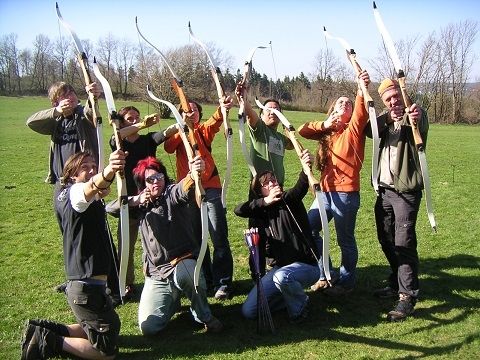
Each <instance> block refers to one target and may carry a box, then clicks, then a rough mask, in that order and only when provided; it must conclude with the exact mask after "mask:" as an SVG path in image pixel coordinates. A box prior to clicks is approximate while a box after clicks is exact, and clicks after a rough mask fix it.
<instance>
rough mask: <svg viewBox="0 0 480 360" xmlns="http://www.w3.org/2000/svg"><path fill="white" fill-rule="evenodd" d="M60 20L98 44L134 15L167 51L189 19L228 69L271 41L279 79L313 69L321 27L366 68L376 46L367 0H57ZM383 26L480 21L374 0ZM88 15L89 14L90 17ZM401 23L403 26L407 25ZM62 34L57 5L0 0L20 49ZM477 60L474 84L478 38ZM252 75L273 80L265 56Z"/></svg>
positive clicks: (128, 31)
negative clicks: (226, 59) (226, 58)
mask: <svg viewBox="0 0 480 360" xmlns="http://www.w3.org/2000/svg"><path fill="white" fill-rule="evenodd" d="M58 2H59V6H60V10H61V12H62V15H63V17H64V19H65V20H67V21H68V22H69V23H70V24H71V25H72V26H73V27H74V29H75V31H76V32H77V34H78V36H79V37H80V38H81V39H90V40H91V41H92V42H94V43H96V42H97V40H98V39H99V38H100V37H103V36H106V35H107V34H108V33H109V32H111V33H113V34H114V35H115V36H116V37H118V38H128V39H131V40H132V41H133V42H134V43H135V44H137V43H138V38H137V34H136V30H135V20H134V19H135V16H138V18H139V24H140V27H141V30H142V32H143V33H144V35H145V36H146V37H147V38H148V39H149V40H150V41H151V42H153V43H154V44H155V45H156V46H157V47H158V48H159V49H161V50H168V49H170V48H172V47H177V46H182V45H185V44H188V43H191V42H192V41H191V40H190V39H189V34H188V27H187V24H188V21H191V23H192V28H193V31H194V32H195V34H196V36H197V37H198V38H200V39H201V40H202V41H204V42H210V41H211V42H214V43H215V44H216V45H217V46H218V47H219V48H221V49H223V50H224V51H226V52H227V53H228V54H230V55H231V56H232V57H233V66H234V67H236V68H237V67H238V68H241V67H242V65H243V62H244V60H245V57H246V56H247V54H248V53H249V50H250V49H251V48H252V47H255V46H257V45H262V44H265V45H268V43H269V41H272V46H273V54H274V58H275V64H276V70H277V74H278V76H279V77H283V76H284V75H290V76H295V75H298V74H299V73H300V72H301V71H303V72H305V73H306V74H308V73H310V72H312V70H313V63H314V58H315V55H316V54H317V53H318V52H319V51H320V50H321V49H325V46H326V45H325V39H324V36H323V31H322V30H323V26H326V27H327V30H328V31H329V32H330V33H331V34H332V35H336V36H340V37H343V38H345V39H346V40H347V41H348V42H349V43H350V45H351V46H352V47H353V48H354V49H355V50H356V52H357V54H358V59H359V62H360V64H361V65H362V66H363V67H365V68H367V70H368V66H367V65H368V64H367V60H368V59H371V58H373V57H374V56H375V55H376V53H377V50H378V46H379V45H380V43H381V38H380V35H379V33H378V31H377V28H376V25H375V20H374V17H373V11H372V1H370V0H344V1H337V0H316V1H315V0H290V1H286V0H276V1H273V0H272V1H269V0H264V1H262V0H256V1H251V0H243V1H225V0H224V1H213V0H196V1H194V0H169V1H165V0H156V1H155V0H137V1H125V0H83V1H71V0H70V1H68V0H59V1H58ZM376 3H377V5H378V7H379V9H380V12H381V14H382V17H383V20H384V22H385V23H386V24H387V28H388V30H389V31H390V34H391V36H392V38H393V39H394V40H399V39H406V38H409V37H410V38H411V37H413V36H415V35H417V34H418V35H421V36H423V37H425V36H426V35H427V34H429V33H431V32H432V31H436V32H437V33H438V32H439V31H440V29H441V28H442V27H445V26H446V25H448V24H450V23H458V22H460V21H464V20H467V19H471V20H476V21H479V22H480V2H479V1H478V0H456V1H448V0H423V1H422V0H416V1H414V0H401V1H398V0H397V1H391V0H388V1H387V0H378V1H376ZM89 10H91V12H90V15H89V16H88V17H87V14H89ZM405 24H408V26H406V25H405ZM60 31H61V33H62V35H63V36H67V33H66V32H65V30H64V29H63V28H61V27H60V26H59V23H58V22H57V17H56V14H55V1H49V0H48V1H46V0H0V34H1V35H3V34H9V33H16V34H17V35H18V46H19V47H20V48H21V49H23V48H32V47H33V40H34V38H35V36H36V35H38V34H40V33H42V34H45V35H47V36H48V37H49V38H50V39H52V40H53V39H54V38H56V37H58V36H59V34H60ZM328 47H329V48H330V49H332V50H333V51H334V52H335V54H336V55H337V56H339V57H340V58H341V60H342V61H345V62H346V61H347V60H346V57H345V56H344V53H343V52H342V49H341V48H340V46H339V45H338V43H335V42H332V41H329V42H328ZM474 52H475V54H476V55H477V61H476V65H475V66H474V72H473V74H472V80H475V79H476V80H478V81H480V34H479V35H478V37H477V39H476V41H475V44H474ZM254 66H255V68H256V69H257V71H259V72H261V73H266V74H267V75H269V76H271V77H275V74H274V70H273V65H272V58H271V53H270V51H269V50H264V51H259V52H257V54H256V55H255V59H254Z"/></svg>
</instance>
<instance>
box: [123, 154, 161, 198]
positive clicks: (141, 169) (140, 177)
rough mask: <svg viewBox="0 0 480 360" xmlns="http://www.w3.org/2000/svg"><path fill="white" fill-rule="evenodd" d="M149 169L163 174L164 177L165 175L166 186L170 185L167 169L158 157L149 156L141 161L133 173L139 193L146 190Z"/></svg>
mask: <svg viewBox="0 0 480 360" xmlns="http://www.w3.org/2000/svg"><path fill="white" fill-rule="evenodd" d="M148 169H150V170H155V171H156V172H159V173H163V175H165V184H169V183H170V179H169V178H168V175H167V168H166V167H165V166H164V165H163V164H162V162H161V161H160V160H158V159H157V158H156V157H154V156H149V157H146V158H145V159H142V160H140V161H139V162H138V163H137V166H135V168H134V169H133V171H132V173H133V180H135V184H136V185H137V188H138V190H139V191H142V190H143V189H145V171H147V170H148Z"/></svg>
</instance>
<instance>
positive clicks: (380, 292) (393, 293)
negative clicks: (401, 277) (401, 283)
mask: <svg viewBox="0 0 480 360" xmlns="http://www.w3.org/2000/svg"><path fill="white" fill-rule="evenodd" d="M373 296H375V297H377V298H380V299H391V298H398V290H396V289H394V288H392V287H390V286H385V287H384V288H381V289H376V290H374V291H373Z"/></svg>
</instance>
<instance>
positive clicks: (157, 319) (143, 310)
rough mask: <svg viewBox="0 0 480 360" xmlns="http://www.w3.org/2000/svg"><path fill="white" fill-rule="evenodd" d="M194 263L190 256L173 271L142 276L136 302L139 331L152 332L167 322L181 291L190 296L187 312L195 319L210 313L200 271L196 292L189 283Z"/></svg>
mask: <svg viewBox="0 0 480 360" xmlns="http://www.w3.org/2000/svg"><path fill="white" fill-rule="evenodd" d="M196 263H197V262H196V261H195V260H193V259H185V260H181V261H180V262H179V263H178V264H177V266H176V267H175V270H174V272H173V273H172V274H171V275H170V276H169V277H168V278H167V279H164V280H157V279H154V278H151V277H146V278H145V284H144V286H143V291H142V295H141V297H140V304H139V306H138V324H139V327H140V330H141V331H142V334H143V335H155V334H157V333H158V332H159V331H161V330H162V329H164V328H165V326H167V323H168V321H169V320H170V319H171V318H172V316H173V315H174V314H175V312H177V310H178V309H179V308H180V297H181V295H182V293H184V294H185V295H186V296H187V297H188V298H189V299H190V304H191V305H190V312H191V313H192V315H193V318H194V319H195V321H197V322H201V323H205V322H207V321H209V320H210V319H211V317H212V313H211V312H210V307H209V306H208V302H207V294H206V290H205V278H204V277H203V274H202V273H200V286H199V289H198V294H197V293H196V292H195V287H194V285H193V272H194V269H195V264H196Z"/></svg>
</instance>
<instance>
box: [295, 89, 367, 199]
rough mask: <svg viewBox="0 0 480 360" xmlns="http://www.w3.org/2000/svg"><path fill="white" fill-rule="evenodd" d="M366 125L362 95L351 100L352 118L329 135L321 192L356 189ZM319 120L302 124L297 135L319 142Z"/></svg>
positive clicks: (357, 189)
mask: <svg viewBox="0 0 480 360" xmlns="http://www.w3.org/2000/svg"><path fill="white" fill-rule="evenodd" d="M367 123H368V112H367V110H366V109H365V103H364V101H363V96H358V95H357V97H356V98H355V106H354V109H353V114H352V118H351V119H350V121H349V122H348V123H347V127H346V128H345V129H344V130H343V131H342V130H340V131H339V132H337V133H334V134H333V135H332V143H331V146H330V148H329V150H330V151H329V152H328V155H327V161H326V164H325V169H324V170H323V171H322V177H321V179H320V183H321V185H322V190H323V191H342V192H352V191H359V190H360V169H361V168H362V164H363V159H364V155H365V153H364V148H365V134H364V129H365V126H366V125H367ZM322 124H323V121H314V122H308V123H305V124H303V125H302V126H301V127H300V128H299V130H298V133H299V134H300V135H301V136H303V137H304V138H306V139H312V140H319V138H320V135H321V134H322V133H323V132H325V129H323V128H322Z"/></svg>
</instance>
